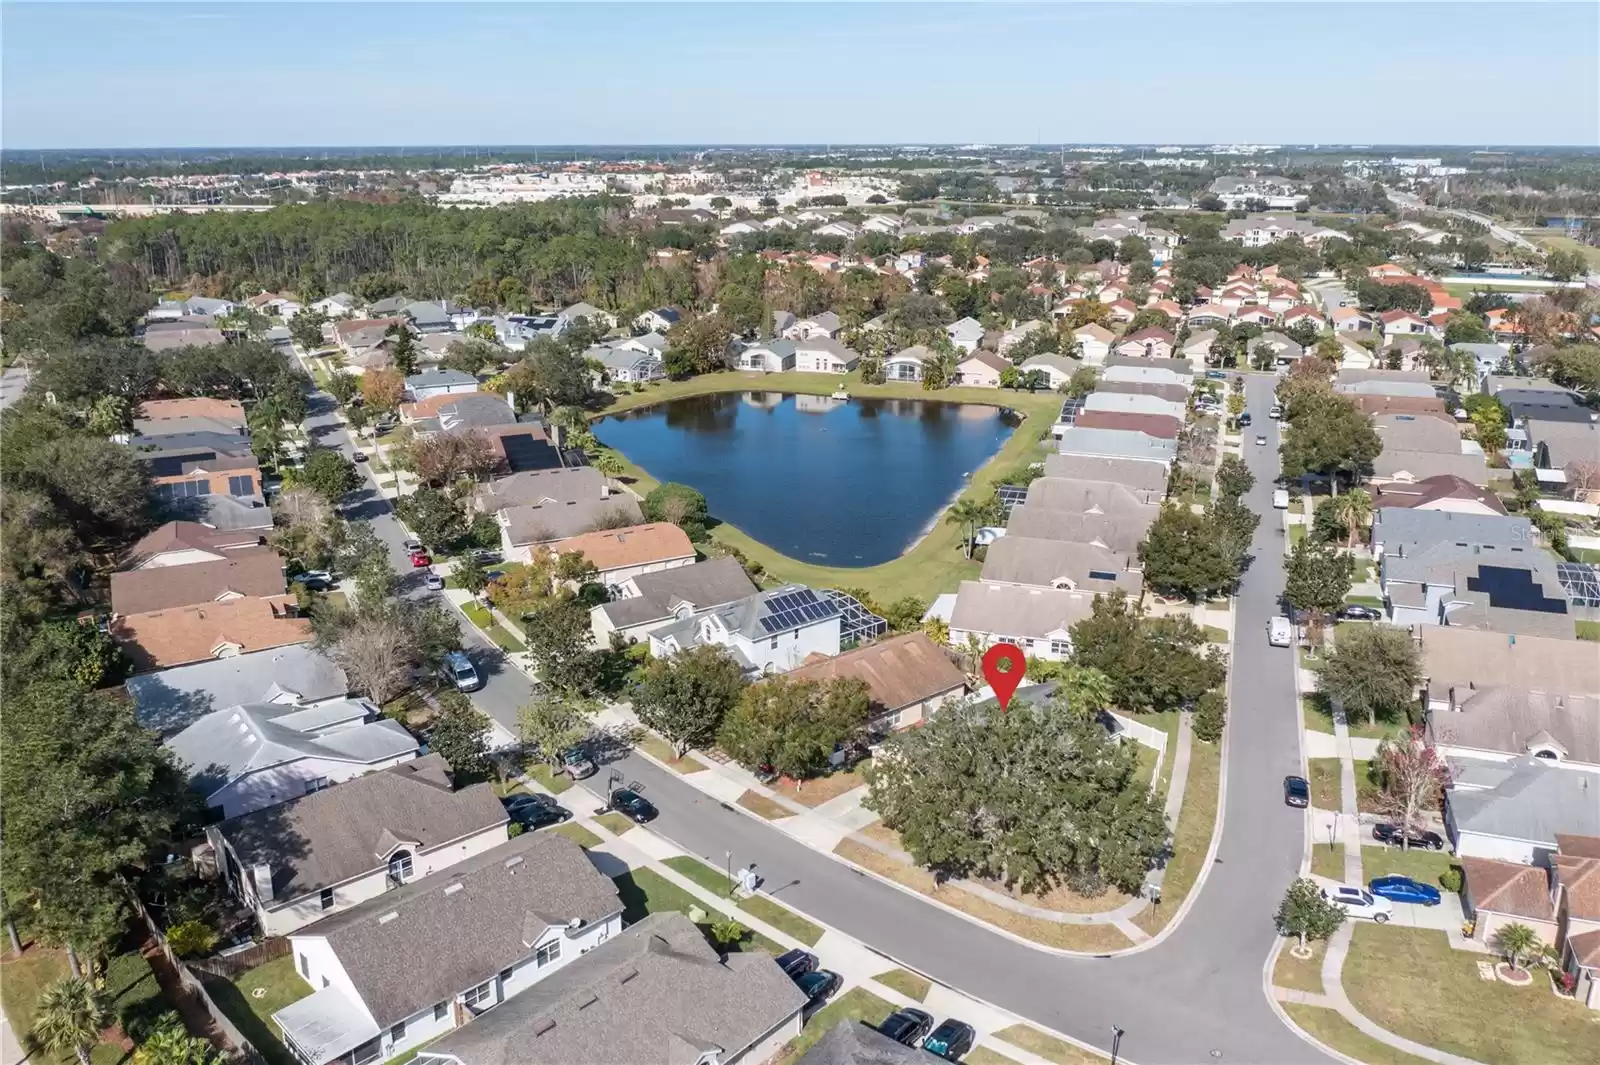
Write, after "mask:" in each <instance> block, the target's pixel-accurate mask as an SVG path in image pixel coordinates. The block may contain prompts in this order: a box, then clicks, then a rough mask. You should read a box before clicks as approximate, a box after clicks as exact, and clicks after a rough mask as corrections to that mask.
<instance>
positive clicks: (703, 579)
mask: <svg viewBox="0 0 1600 1065" xmlns="http://www.w3.org/2000/svg"><path fill="white" fill-rule="evenodd" d="M633 586H634V587H635V588H637V589H638V590H639V594H638V595H636V596H633V597H632V598H629V599H614V600H612V601H611V602H609V603H605V604H603V605H601V606H598V607H596V608H595V609H596V610H600V611H603V612H604V614H605V616H606V618H607V619H608V620H609V621H610V622H611V624H612V625H613V626H615V627H616V628H619V629H620V628H628V627H630V626H633V625H644V624H648V623H649V622H652V621H665V620H666V619H667V618H670V617H673V616H674V614H675V613H676V612H677V611H678V610H680V609H683V610H688V611H691V612H694V611H701V610H709V609H711V608H712V607H718V606H722V605H723V604H725V603H732V602H735V601H736V600H739V599H743V598H744V597H746V596H748V595H754V594H755V590H756V586H755V585H754V584H752V583H751V582H750V578H749V577H748V576H747V575H746V574H745V572H744V567H743V566H741V565H739V561H738V559H734V558H712V559H707V560H706V561H704V562H696V563H695V564H694V565H692V566H679V567H677V568H676V569H667V570H660V571H658V572H656V573H642V574H640V575H639V576H637V577H635V578H633Z"/></svg>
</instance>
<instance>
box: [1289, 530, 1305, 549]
mask: <svg viewBox="0 0 1600 1065" xmlns="http://www.w3.org/2000/svg"><path fill="white" fill-rule="evenodd" d="M1305 538H1306V527H1305V526H1304V525H1291V526H1289V546H1290V547H1294V546H1295V545H1296V544H1298V543H1299V542H1300V541H1301V540H1304V539H1305Z"/></svg>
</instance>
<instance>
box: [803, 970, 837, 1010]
mask: <svg viewBox="0 0 1600 1065" xmlns="http://www.w3.org/2000/svg"><path fill="white" fill-rule="evenodd" d="M842 983H844V980H843V979H842V978H841V977H840V976H839V974H838V973H836V972H833V971H831V970H828V969H813V970H811V971H810V972H808V973H803V974H802V975H800V976H797V977H795V981H794V986H796V987H798V988H799V989H800V993H801V994H802V995H804V996H805V997H806V1005H805V1008H806V1009H808V1010H809V1009H814V1008H816V1007H817V1006H820V1005H822V1004H823V1003H824V1002H826V1001H828V1000H829V999H830V998H832V997H833V993H834V992H835V991H837V990H839V985H840V984H842Z"/></svg>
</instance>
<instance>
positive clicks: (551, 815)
mask: <svg viewBox="0 0 1600 1065" xmlns="http://www.w3.org/2000/svg"><path fill="white" fill-rule="evenodd" d="M500 801H501V802H502V803H503V804H504V805H505V808H506V814H507V816H509V817H510V818H511V820H513V821H515V822H516V823H517V824H519V825H521V826H522V827H523V829H524V830H525V831H528V832H535V831H537V830H539V829H541V828H548V827H549V826H550V825H559V824H561V822H563V821H567V820H570V819H571V818H572V811H570V810H568V809H566V808H564V807H562V806H560V805H558V804H557V803H556V801H555V800H554V799H552V798H550V797H549V796H547V795H530V794H528V793H526V792H523V793H521V794H517V795H508V796H506V797H505V798H504V799H502V800H500Z"/></svg>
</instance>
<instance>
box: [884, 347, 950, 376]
mask: <svg viewBox="0 0 1600 1065" xmlns="http://www.w3.org/2000/svg"><path fill="white" fill-rule="evenodd" d="M937 357H938V356H937V355H936V354H935V353H934V352H933V350H932V349H931V348H926V347H924V346H922V345H921V344H917V345H915V346H913V347H909V348H902V349H900V350H899V351H897V352H895V353H894V354H893V355H890V356H889V357H888V358H887V359H884V360H883V376H884V379H885V380H888V381H920V380H922V367H923V366H924V365H925V364H926V363H928V362H930V361H931V360H933V359H935V358H937Z"/></svg>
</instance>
